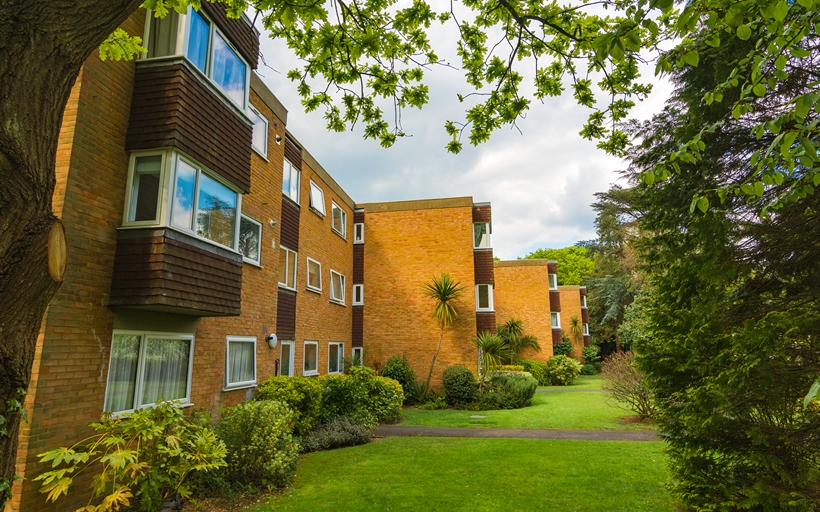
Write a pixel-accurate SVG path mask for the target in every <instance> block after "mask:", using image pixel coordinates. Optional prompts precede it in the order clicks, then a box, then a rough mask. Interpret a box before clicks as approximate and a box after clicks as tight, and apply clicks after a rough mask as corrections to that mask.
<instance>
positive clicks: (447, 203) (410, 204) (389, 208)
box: [356, 197, 473, 213]
mask: <svg viewBox="0 0 820 512" xmlns="http://www.w3.org/2000/svg"><path fill="white" fill-rule="evenodd" d="M472 207H473V198H472V197H447V198H442V199H414V200H410V201H387V202H381V203H360V204H357V205H356V208H358V209H362V210H364V212H365V213H385V212H399V211H406V210H434V209H437V208H472Z"/></svg>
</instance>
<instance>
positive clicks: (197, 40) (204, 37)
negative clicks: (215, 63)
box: [187, 9, 211, 73]
mask: <svg viewBox="0 0 820 512" xmlns="http://www.w3.org/2000/svg"><path fill="white" fill-rule="evenodd" d="M188 16H190V17H191V32H190V34H189V35H188V55H187V57H188V59H190V61H191V62H193V63H194V66H196V67H197V68H199V70H200V71H202V72H203V73H205V64H206V63H207V62H208V39H209V38H210V37H211V27H210V24H209V23H208V22H207V21H206V20H205V18H203V17H202V16H201V15H200V14H199V13H198V12H196V11H195V10H193V9H188Z"/></svg>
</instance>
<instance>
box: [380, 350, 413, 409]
mask: <svg viewBox="0 0 820 512" xmlns="http://www.w3.org/2000/svg"><path fill="white" fill-rule="evenodd" d="M379 375H381V376H382V377H388V378H391V379H393V380H395V381H396V382H398V383H399V384H401V388H402V391H403V392H404V401H405V402H406V403H412V402H415V401H417V400H418V399H419V398H420V395H418V396H417V395H415V393H414V391H415V389H416V374H415V372H414V371H413V368H411V367H410V363H409V362H407V356H401V357H399V356H393V357H391V358H390V359H388V360H387V363H385V365H384V368H382V369H381V371H380V372H379Z"/></svg>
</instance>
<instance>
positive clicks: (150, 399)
mask: <svg viewBox="0 0 820 512" xmlns="http://www.w3.org/2000/svg"><path fill="white" fill-rule="evenodd" d="M193 349H194V336H193V334H163V333H144V332H134V331H115V332H114V336H113V339H112V342H111V358H110V363H109V369H108V382H107V384H106V387H105V406H104V408H105V410H106V411H109V412H114V413H118V412H127V411H132V410H134V409H139V408H141V407H147V406H151V405H154V404H155V403H156V402H157V401H159V400H175V401H179V402H181V403H188V401H189V400H190V395H191V366H192V362H193Z"/></svg>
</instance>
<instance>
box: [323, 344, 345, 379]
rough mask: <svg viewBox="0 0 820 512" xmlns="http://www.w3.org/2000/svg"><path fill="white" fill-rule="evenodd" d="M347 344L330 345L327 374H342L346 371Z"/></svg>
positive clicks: (328, 346)
mask: <svg viewBox="0 0 820 512" xmlns="http://www.w3.org/2000/svg"><path fill="white" fill-rule="evenodd" d="M344 358H345V344H344V343H328V345H327V373H342V372H343V371H344V370H345V359H344Z"/></svg>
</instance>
